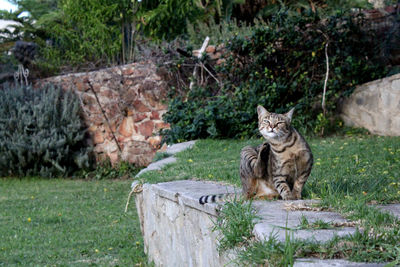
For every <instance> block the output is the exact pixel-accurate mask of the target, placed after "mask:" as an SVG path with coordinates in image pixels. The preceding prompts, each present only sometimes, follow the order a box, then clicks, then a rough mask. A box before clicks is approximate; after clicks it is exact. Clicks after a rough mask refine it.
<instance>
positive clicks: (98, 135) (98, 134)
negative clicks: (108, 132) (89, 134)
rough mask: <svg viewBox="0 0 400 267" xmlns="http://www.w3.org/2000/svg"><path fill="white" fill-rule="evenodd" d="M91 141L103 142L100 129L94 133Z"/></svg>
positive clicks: (95, 142)
mask: <svg viewBox="0 0 400 267" xmlns="http://www.w3.org/2000/svg"><path fill="white" fill-rule="evenodd" d="M93 142H94V144H101V143H103V142H104V136H103V134H102V133H101V132H100V131H97V132H95V133H94V137H93Z"/></svg>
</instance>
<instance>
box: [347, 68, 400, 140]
mask: <svg viewBox="0 0 400 267" xmlns="http://www.w3.org/2000/svg"><path fill="white" fill-rule="evenodd" d="M340 116H341V118H342V119H343V121H344V122H345V124H346V125H348V126H355V127H362V128H365V129H367V130H368V131H370V132H371V133H373V134H378V135H385V136H400V121H399V119H398V118H400V74H396V75H393V76H390V77H387V78H384V79H381V80H377V81H372V82H369V83H366V84H364V85H360V86H358V87H357V88H356V90H355V91H354V92H353V94H352V95H351V96H350V97H348V98H346V99H345V100H344V101H343V103H342V105H341V107H340Z"/></svg>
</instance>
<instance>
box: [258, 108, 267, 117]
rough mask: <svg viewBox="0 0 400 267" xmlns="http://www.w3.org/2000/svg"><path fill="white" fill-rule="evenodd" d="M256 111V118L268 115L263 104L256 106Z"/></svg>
mask: <svg viewBox="0 0 400 267" xmlns="http://www.w3.org/2000/svg"><path fill="white" fill-rule="evenodd" d="M257 113H258V118H261V117H264V116H265V115H268V114H269V112H268V110H266V109H265V108H264V107H263V106H260V105H259V106H257Z"/></svg>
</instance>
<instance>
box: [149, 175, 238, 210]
mask: <svg viewBox="0 0 400 267" xmlns="http://www.w3.org/2000/svg"><path fill="white" fill-rule="evenodd" d="M145 186H151V187H152V190H154V192H156V193H157V194H158V195H159V196H160V197H163V198H166V199H169V200H171V201H174V202H176V203H178V204H179V205H184V206H187V207H190V208H193V209H196V210H199V211H202V212H205V213H208V214H210V215H213V216H217V212H218V205H217V204H215V203H207V204H205V205H201V204H200V203H199V198H200V197H201V196H203V195H209V194H224V193H235V192H238V191H240V190H238V189H237V188H235V187H233V186H228V185H221V184H216V183H214V182H206V181H188V180H182V181H174V182H166V183H160V184H153V185H145Z"/></svg>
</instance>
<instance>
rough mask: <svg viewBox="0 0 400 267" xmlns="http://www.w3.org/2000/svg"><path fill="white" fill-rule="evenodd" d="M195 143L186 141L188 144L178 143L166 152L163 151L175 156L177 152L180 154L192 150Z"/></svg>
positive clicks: (169, 147)
mask: <svg viewBox="0 0 400 267" xmlns="http://www.w3.org/2000/svg"><path fill="white" fill-rule="evenodd" d="M195 143H196V141H195V140H194V141H188V142H183V143H178V144H173V145H171V146H168V147H167V150H166V151H165V152H166V153H168V154H171V155H175V154H176V153H178V152H181V151H183V150H186V149H189V148H192V147H193V146H194V144H195Z"/></svg>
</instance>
